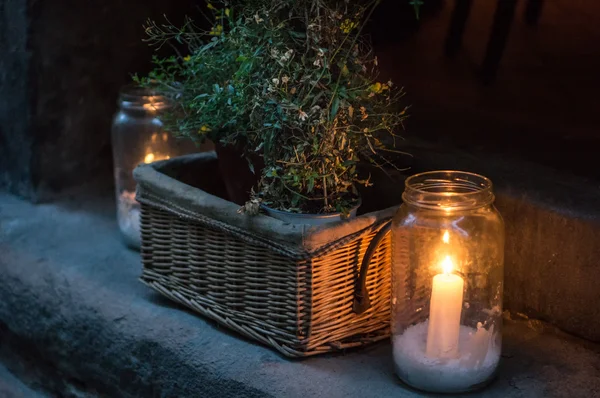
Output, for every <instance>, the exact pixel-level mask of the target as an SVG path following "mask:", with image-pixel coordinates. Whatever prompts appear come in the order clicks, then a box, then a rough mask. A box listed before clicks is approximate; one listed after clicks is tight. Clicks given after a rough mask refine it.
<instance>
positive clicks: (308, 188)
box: [306, 177, 315, 192]
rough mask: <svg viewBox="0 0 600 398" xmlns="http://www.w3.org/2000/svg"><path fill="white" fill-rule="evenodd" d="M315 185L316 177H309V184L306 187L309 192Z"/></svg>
mask: <svg viewBox="0 0 600 398" xmlns="http://www.w3.org/2000/svg"><path fill="white" fill-rule="evenodd" d="M314 187H315V179H314V178H313V177H309V179H308V185H307V187H306V190H307V192H312V191H313V189H314Z"/></svg>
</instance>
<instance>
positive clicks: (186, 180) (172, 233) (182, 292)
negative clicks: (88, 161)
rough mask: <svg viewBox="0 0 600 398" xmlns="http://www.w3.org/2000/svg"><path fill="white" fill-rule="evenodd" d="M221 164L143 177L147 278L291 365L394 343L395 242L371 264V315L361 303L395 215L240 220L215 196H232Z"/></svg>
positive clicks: (153, 168) (180, 166) (183, 166)
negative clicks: (361, 289) (358, 297)
mask: <svg viewBox="0 0 600 398" xmlns="http://www.w3.org/2000/svg"><path fill="white" fill-rule="evenodd" d="M217 162H218V160H217V159H216V156H215V155H214V153H205V154H199V155H191V156H184V157H181V158H176V159H172V160H167V161H163V162H158V163H154V164H152V165H142V166H139V167H138V168H137V169H136V170H135V172H134V175H135V178H136V181H137V182H138V192H137V199H138V201H139V202H140V203H141V207H142V216H141V230H142V248H141V253H142V263H143V273H142V276H141V280H142V281H143V282H144V283H146V284H147V285H149V286H150V287H152V288H154V289H156V290H157V291H159V292H160V293H162V294H163V295H165V296H167V297H169V298H171V299H172V300H175V301H177V302H179V303H181V304H183V305H185V306H187V307H189V308H191V309H193V310H195V311H197V312H198V313H200V314H202V315H204V316H207V317H209V318H211V319H214V320H215V321H217V322H218V323H220V324H222V325H224V326H227V327H228V328H231V329H233V330H235V331H237V332H239V333H241V334H243V335H244V336H247V337H250V338H252V339H254V340H257V341H259V342H261V343H264V344H266V345H269V346H271V347H273V348H275V349H277V350H278V351H279V352H281V353H282V354H284V355H286V356H289V357H305V356H310V355H315V354H321V353H326V352H331V351H336V350H342V349H346V348H350V347H358V346H362V345H365V344H368V343H372V342H375V341H378V340H382V339H384V338H386V337H388V336H389V317H390V306H389V297H390V239H389V236H388V237H387V238H385V239H383V240H382V242H381V244H380V245H379V246H378V248H377V249H376V250H375V252H374V255H373V257H372V261H371V262H370V267H369V273H368V276H367V278H366V281H367V282H366V285H367V288H368V291H369V295H370V297H369V298H370V304H371V307H370V308H369V309H368V310H367V311H366V312H364V313H362V314H360V315H357V314H356V313H355V312H354V311H353V300H354V293H355V283H356V281H357V280H358V272H359V266H360V262H361V260H362V258H363V256H364V254H365V251H366V249H367V247H368V246H369V242H370V241H371V239H372V238H373V236H375V235H376V234H377V232H378V231H379V230H380V229H381V228H382V227H383V226H384V224H385V222H386V221H388V220H389V218H390V217H391V216H392V215H393V213H394V211H395V208H390V209H387V210H384V211H380V212H376V213H370V214H365V215H362V216H359V217H357V218H355V219H353V220H351V221H340V222H337V223H333V224H330V225H327V226H320V227H309V226H305V225H292V224H286V223H283V222H281V221H279V220H276V219H273V218H271V217H267V216H262V215H260V216H254V217H251V216H246V215H241V214H238V212H237V210H238V208H239V206H238V205H236V204H233V203H231V202H228V201H226V200H224V199H221V198H219V197H218V196H217V195H223V192H224V188H223V184H222V182H221V181H219V179H218V173H217V166H218V163H217ZM186 173H187V175H186ZM192 176H200V177H199V178H200V179H202V182H201V183H197V182H196V181H193V177H192Z"/></svg>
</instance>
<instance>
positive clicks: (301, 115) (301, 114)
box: [298, 109, 308, 121]
mask: <svg viewBox="0 0 600 398" xmlns="http://www.w3.org/2000/svg"><path fill="white" fill-rule="evenodd" d="M306 118H308V114H307V113H306V112H304V111H303V110H302V109H300V110H299V111H298V119H300V120H302V121H305V120H306Z"/></svg>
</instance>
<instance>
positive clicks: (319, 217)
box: [260, 200, 362, 225]
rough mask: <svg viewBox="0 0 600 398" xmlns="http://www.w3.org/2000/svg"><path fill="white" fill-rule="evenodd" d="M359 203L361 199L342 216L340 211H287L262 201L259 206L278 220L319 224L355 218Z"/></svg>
mask: <svg viewBox="0 0 600 398" xmlns="http://www.w3.org/2000/svg"><path fill="white" fill-rule="evenodd" d="M361 204H362V201H360V200H359V202H358V203H357V204H356V205H355V206H354V207H352V208H351V209H350V211H349V212H348V217H343V213H342V212H336V213H326V214H313V213H292V212H289V211H284V210H277V209H274V208H272V207H269V206H267V205H265V204H262V203H261V205H260V207H261V209H263V210H264V211H265V212H266V213H267V215H268V216H271V217H273V218H277V219H278V220H281V221H284V222H292V220H295V221H298V222H296V224H311V225H321V224H324V223H330V222H336V221H341V220H346V219H353V218H356V212H357V211H358V208H359V207H360V205H361Z"/></svg>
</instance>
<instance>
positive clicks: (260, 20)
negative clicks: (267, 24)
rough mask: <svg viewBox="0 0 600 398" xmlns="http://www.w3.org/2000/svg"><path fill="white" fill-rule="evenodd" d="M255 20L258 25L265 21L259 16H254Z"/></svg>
mask: <svg viewBox="0 0 600 398" xmlns="http://www.w3.org/2000/svg"><path fill="white" fill-rule="evenodd" d="M254 20H255V21H256V23H261V22H263V21H264V19H262V18H261V17H259V16H258V14H254Z"/></svg>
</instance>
